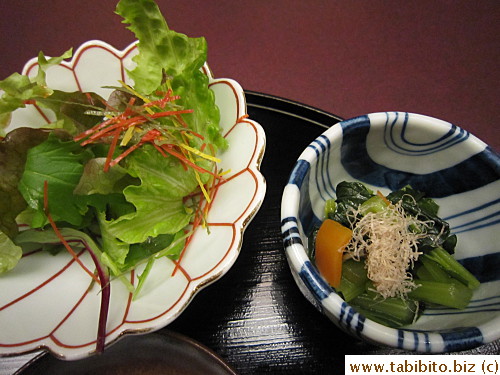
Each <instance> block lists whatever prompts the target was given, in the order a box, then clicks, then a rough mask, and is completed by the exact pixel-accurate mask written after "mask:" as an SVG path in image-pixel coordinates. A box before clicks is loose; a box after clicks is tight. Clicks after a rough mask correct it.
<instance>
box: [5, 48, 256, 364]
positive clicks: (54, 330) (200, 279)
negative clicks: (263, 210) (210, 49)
mask: <svg viewBox="0 0 500 375" xmlns="http://www.w3.org/2000/svg"><path fill="white" fill-rule="evenodd" d="M94 48H98V49H102V50H104V51H107V52H109V54H111V55H112V56H114V57H115V58H116V59H118V60H119V63H120V70H121V72H120V74H121V77H122V80H123V81H125V79H126V71H125V64H124V60H125V59H127V58H129V56H130V54H131V53H133V52H134V51H135V49H136V48H137V45H136V44H131V45H130V46H129V47H127V48H126V49H124V50H123V51H117V50H115V49H114V48H113V47H111V46H106V45H105V44H104V43H102V42H95V43H94V42H90V43H88V44H85V45H83V46H82V47H81V48H80V49H78V50H77V51H76V54H75V56H74V58H73V60H72V61H70V62H66V61H65V62H62V63H61V66H63V67H64V68H66V69H69V70H71V72H72V74H73V77H74V79H75V84H76V86H77V87H78V88H79V89H80V90H81V88H82V84H81V82H80V80H79V77H78V74H77V72H76V68H77V66H78V65H79V64H80V62H81V61H82V60H81V59H82V56H83V54H85V53H88V52H89V51H92V50H93V49H94ZM36 66H37V63H36V61H31V62H30V64H29V65H26V67H25V70H24V72H25V74H28V75H29V74H34V71H33V69H34V68H35V67H36ZM203 71H204V72H205V74H207V75H209V76H210V75H211V73H210V70H209V69H208V67H207V66H204V68H203ZM218 84H224V85H228V86H229V87H230V88H231V89H232V92H233V94H234V97H235V99H236V104H237V111H236V112H237V116H236V117H237V118H236V119H235V123H234V125H233V126H232V127H231V128H230V129H229V130H228V131H227V132H226V134H225V135H224V136H225V137H227V136H228V135H230V134H231V133H232V132H233V131H235V129H236V128H237V127H239V126H245V127H249V128H250V129H252V130H253V132H254V137H253V139H252V142H253V144H254V147H253V150H252V152H251V155H249V156H248V162H247V163H246V166H245V167H244V168H243V169H242V170H239V171H236V172H234V174H233V175H231V176H229V177H227V179H226V180H227V181H226V183H230V182H231V181H233V180H235V179H238V178H239V177H240V176H242V175H245V174H250V176H251V178H252V179H253V181H254V183H255V189H254V191H253V193H252V194H251V196H250V200H249V201H248V203H247V205H246V207H243V209H242V212H241V213H239V212H238V216H237V217H235V218H234V219H233V221H231V222H209V223H208V225H209V226H213V227H214V228H216V227H218V228H220V227H228V228H230V233H231V234H230V236H231V238H230V240H229V243H228V245H227V249H226V250H225V251H223V252H222V255H221V256H220V258H217V259H216V261H215V262H214V263H213V266H211V268H210V269H207V270H204V272H202V273H201V274H199V275H196V276H192V275H190V274H189V272H188V271H187V270H186V267H184V266H183V260H180V261H179V264H178V265H177V266H178V268H179V271H180V272H181V274H182V275H183V277H184V278H185V280H186V284H185V286H184V287H183V289H182V290H180V291H179V295H178V297H177V298H175V297H174V299H173V302H172V303H170V304H169V305H166V306H165V307H164V308H163V309H162V310H161V311H159V312H157V313H155V314H154V315H152V316H144V318H143V319H132V318H131V317H130V314H131V310H132V309H133V307H134V305H135V304H136V303H140V298H139V300H137V301H134V300H132V294H131V293H129V294H128V298H127V300H126V301H124V302H123V305H124V306H123V314H122V316H121V317H120V318H119V319H117V322H115V323H113V324H114V326H111V327H109V326H108V332H107V337H108V338H109V339H110V340H114V339H116V337H118V336H119V335H121V334H123V333H126V332H130V331H134V330H142V331H144V330H149V329H156V328H159V326H164V325H166V324H168V323H169V322H170V321H172V320H173V319H175V317H176V316H177V315H179V314H180V313H181V312H182V310H183V309H184V308H185V307H186V306H187V304H188V303H189V302H190V300H191V299H192V298H194V296H195V294H196V293H197V292H198V291H199V290H200V289H201V288H202V287H203V286H205V285H206V284H208V283H211V282H213V281H215V280H216V279H218V278H219V277H220V276H222V274H223V273H224V272H225V271H227V269H228V268H229V267H230V263H231V262H234V260H235V258H236V256H237V255H235V254H234V253H235V252H236V253H239V251H240V249H239V245H240V243H241V237H242V233H243V230H244V228H245V225H246V224H247V223H246V222H247V221H248V219H249V218H250V217H251V215H252V212H251V210H255V209H256V207H257V206H258V205H259V203H258V202H256V200H257V199H259V184H260V180H259V178H258V176H257V175H256V172H255V171H256V170H257V169H258V164H259V163H260V160H258V159H259V157H260V152H261V148H262V145H261V144H260V143H259V139H258V138H259V131H258V129H257V126H258V125H256V124H255V123H254V122H253V121H251V120H247V119H246V118H245V117H246V114H245V113H241V108H244V107H242V105H244V104H245V103H242V102H241V101H240V95H241V94H239V93H238V90H237V89H236V88H235V87H234V86H233V85H232V83H231V81H229V80H215V81H213V82H212V83H210V86H213V85H218ZM243 100H244V97H243ZM37 110H38V111H39V112H40V113H41V115H42V116H43V119H44V121H46V123H49V122H50V120H49V116H47V115H46V114H45V113H44V110H43V109H41V108H39V107H37ZM245 160H246V159H245ZM260 187H261V188H262V185H260ZM218 192H219V191H218V190H217V191H216V193H215V196H214V201H216V200H217V199H218ZM253 214H254V213H253ZM197 230H203V228H198V229H197ZM84 251H85V250H82V252H80V253H79V255H81V254H82V253H83V252H84ZM73 263H74V260H73V259H72V258H70V257H68V262H67V264H65V265H64V267H63V268H62V269H60V270H59V271H58V272H56V273H55V274H53V275H51V276H49V277H48V278H47V279H46V280H44V281H43V282H41V283H40V284H39V285H36V286H34V287H33V288H32V289H31V290H30V291H29V292H27V293H24V294H23V295H22V296H20V297H18V298H16V299H14V300H12V301H8V302H7V303H5V304H4V305H3V306H1V307H0V312H2V311H5V310H7V309H10V308H15V306H16V305H17V304H18V303H19V302H20V301H23V300H25V299H26V298H29V297H30V296H31V295H33V294H34V293H36V292H38V291H39V290H41V289H42V288H43V287H44V286H46V285H47V284H49V283H51V282H53V281H56V280H57V279H58V277H59V276H60V275H61V274H63V273H64V271H65V270H67V269H68V268H69V267H70V266H71V265H72V264H73ZM226 263H229V264H226ZM166 273H167V272H166ZM135 276H136V273H135V271H132V272H130V281H131V282H132V283H133V282H134V280H135V279H136V277H135ZM167 277H170V276H167ZM114 282H115V281H114ZM116 282H119V281H118V280H116ZM90 283H91V278H90V277H89V285H90ZM94 288H95V286H94ZM74 292H75V293H77V292H78V291H77V290H75V291H74ZM92 293H93V292H92ZM92 293H91V288H89V287H87V288H86V289H85V290H84V291H83V292H81V296H80V298H79V299H78V300H77V301H76V302H75V303H74V305H73V306H72V307H71V308H70V309H69V311H68V312H67V314H65V315H64V317H63V318H62V319H61V320H60V321H54V322H51V323H50V324H51V325H52V326H51V328H48V329H47V334H46V335H41V336H40V337H34V338H32V339H30V340H22V341H18V342H10V343H6V342H3V343H2V341H4V339H3V338H1V337H0V347H2V348H19V349H18V352H23V351H29V350H34V349H36V348H40V347H46V348H47V349H48V350H50V351H52V352H54V353H55V354H56V355H58V356H59V357H65V356H66V354H68V351H64V350H63V351H62V352H61V351H59V349H58V348H65V349H75V348H79V349H81V348H85V350H84V351H83V352H82V350H80V351H79V354H77V357H81V356H82V355H85V354H88V353H91V352H93V351H94V346H95V343H96V340H92V341H89V342H79V343H73V344H70V343H68V342H66V341H65V339H64V337H59V336H58V331H59V329H60V328H61V327H62V326H63V325H64V324H65V323H66V322H67V321H68V319H70V318H71V317H72V315H73V314H75V313H76V312H77V311H78V309H79V308H80V307H81V305H82V303H83V302H84V301H85V300H86V298H89V296H90V295H91V294H92ZM169 314H170V315H169ZM97 316H98V311H97V310H96V319H97ZM0 324H2V325H3V324H6V322H5V321H4V322H2V321H1V315H0ZM0 336H1V335H0ZM47 339H49V340H50V342H47ZM8 353H10V354H13V353H15V352H13V351H9V352H8ZM61 353H63V354H61Z"/></svg>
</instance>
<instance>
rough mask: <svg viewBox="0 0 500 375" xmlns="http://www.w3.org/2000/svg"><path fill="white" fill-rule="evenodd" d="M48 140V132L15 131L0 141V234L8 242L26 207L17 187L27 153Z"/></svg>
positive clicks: (34, 130) (33, 130) (14, 233)
mask: <svg viewBox="0 0 500 375" xmlns="http://www.w3.org/2000/svg"><path fill="white" fill-rule="evenodd" d="M48 136H49V133H48V131H46V130H43V129H32V128H18V129H15V130H13V131H11V132H10V133H9V134H7V136H6V137H5V138H4V139H3V140H2V141H0V231H2V232H4V233H5V234H6V235H7V236H8V237H9V238H11V239H13V238H14V237H15V236H16V234H17V233H18V227H17V223H16V217H17V215H18V214H19V213H21V212H22V211H23V210H24V209H25V208H26V207H27V204H26V201H25V200H24V198H23V196H22V195H21V192H20V191H19V190H18V187H17V186H18V183H19V181H20V180H21V177H22V175H23V172H24V166H25V163H26V159H27V154H28V150H29V149H31V148H32V147H35V146H37V145H39V144H40V143H42V142H44V141H45V140H46V139H47V137H48Z"/></svg>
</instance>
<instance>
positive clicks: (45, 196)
mask: <svg viewBox="0 0 500 375" xmlns="http://www.w3.org/2000/svg"><path fill="white" fill-rule="evenodd" d="M43 209H44V211H45V216H47V219H48V220H49V223H50V226H51V227H52V229H53V230H54V233H55V234H56V236H57V238H59V240H60V241H61V243H62V244H63V245H64V247H65V248H66V250H68V252H69V253H70V254H71V256H72V257H73V259H74V260H75V261H76V262H77V263H78V264H79V265H80V266H81V267H82V268H83V270H84V271H85V272H87V273H88V274H89V275H90V276H91V277H92V278H93V279H94V280H95V281H96V282H98V283H99V284H100V280H99V278H98V277H97V276H96V275H95V274H94V273H92V272H90V270H89V269H88V268H87V267H85V265H84V264H83V263H82V261H81V260H80V258H78V255H77V254H76V253H75V251H74V250H73V248H72V247H71V246H70V244H69V243H68V241H66V240H65V238H64V236H63V235H62V234H61V232H60V231H59V228H57V225H56V223H55V221H54V220H53V219H52V216H51V215H50V212H49V184H48V182H47V181H44V183H43Z"/></svg>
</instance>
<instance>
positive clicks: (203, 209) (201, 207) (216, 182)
mask: <svg viewBox="0 0 500 375" xmlns="http://www.w3.org/2000/svg"><path fill="white" fill-rule="evenodd" d="M225 182H226V181H225V180H224V179H223V178H222V176H220V175H218V174H217V171H215V178H213V179H212V182H211V185H210V187H209V191H210V202H208V201H207V200H205V199H204V198H203V194H200V193H198V195H200V202H199V204H198V205H197V207H196V211H195V214H194V219H193V222H192V234H191V235H190V236H189V237H188V238H187V239H186V243H185V244H184V248H183V249H182V251H181V253H180V255H179V258H178V259H177V260H176V261H175V267H174V270H173V271H172V276H174V275H175V274H176V273H177V270H178V269H179V268H180V265H181V262H182V258H183V257H184V254H185V252H186V250H187V248H188V245H189V244H190V243H191V241H192V239H193V236H194V234H195V232H196V229H197V228H198V227H199V226H200V225H201V224H202V222H203V220H206V218H207V216H208V212H209V211H210V208H211V207H212V203H213V201H214V198H215V196H216V195H217V191H218V190H219V187H220V186H221V185H222V184H224V183H225Z"/></svg>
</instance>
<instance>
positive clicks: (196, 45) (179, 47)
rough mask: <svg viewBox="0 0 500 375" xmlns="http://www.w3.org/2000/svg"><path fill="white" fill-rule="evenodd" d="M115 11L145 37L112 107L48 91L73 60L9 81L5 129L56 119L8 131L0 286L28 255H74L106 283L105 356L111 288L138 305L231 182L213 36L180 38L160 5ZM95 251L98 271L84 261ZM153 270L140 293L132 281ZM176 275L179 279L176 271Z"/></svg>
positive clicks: (126, 4) (2, 148)
mask: <svg viewBox="0 0 500 375" xmlns="http://www.w3.org/2000/svg"><path fill="white" fill-rule="evenodd" d="M116 13H117V14H118V15H120V16H121V17H122V18H123V22H124V23H127V24H128V25H129V26H128V28H129V29H130V30H131V31H132V32H133V33H134V34H135V36H136V37H137V39H138V47H137V48H138V54H137V55H136V56H135V57H134V59H133V60H134V62H135V63H136V66H135V68H134V69H132V70H130V71H128V72H127V73H128V75H129V77H130V78H131V79H132V80H133V82H134V84H133V85H132V86H131V85H127V84H125V83H124V82H117V85H116V87H113V92H112V94H111V95H110V97H109V98H102V97H100V96H99V95H97V94H96V93H83V92H63V91H59V90H54V89H51V88H50V87H48V86H47V83H46V80H45V74H46V71H47V69H49V68H50V67H51V66H53V65H56V64H59V63H60V62H61V61H63V60H64V59H67V58H70V57H71V54H72V50H68V51H67V52H65V53H64V54H62V55H61V56H59V57H54V58H47V57H45V56H44V54H43V53H42V52H40V54H39V56H38V65H39V69H38V73H37V75H36V76H35V77H33V78H29V77H27V76H23V75H20V74H17V73H14V74H12V75H11V76H9V77H7V78H6V79H4V80H3V81H0V89H1V90H2V91H3V95H2V96H1V97H0V132H1V129H2V128H5V127H6V126H7V125H8V123H9V119H10V117H11V115H12V112H13V111H15V110H16V109H18V108H23V107H26V106H34V107H38V108H44V109H50V110H52V111H53V113H54V117H55V120H54V121H53V122H52V123H51V124H50V125H48V126H46V127H44V128H43V129H34V128H30V127H29V124H26V125H27V127H21V128H17V129H14V130H12V131H10V132H9V133H7V134H5V132H3V133H0V277H8V273H9V271H11V270H12V269H14V268H15V267H16V265H17V264H18V262H19V260H20V259H21V257H22V256H23V254H27V253H29V252H33V251H48V252H50V253H54V254H55V253H58V252H60V251H67V252H69V253H70V254H71V256H72V257H74V260H75V261H76V262H78V263H79V264H80V265H81V266H82V267H83V268H84V270H85V271H86V272H87V273H88V274H89V280H91V282H92V283H97V284H98V285H99V286H100V291H101V311H100V319H99V328H98V341H97V350H98V351H101V350H103V348H104V339H105V334H106V332H105V329H106V319H107V313H108V308H109V298H110V290H109V289H110V280H111V279H114V278H117V279H120V280H122V281H123V282H124V283H125V284H126V286H127V287H128V288H129V290H130V291H131V292H132V293H133V295H134V298H137V296H140V294H139V292H140V290H141V287H142V285H143V284H144V282H145V280H146V279H147V276H148V273H149V271H150V270H151V268H152V265H153V263H154V262H155V260H157V259H159V258H161V257H165V256H166V257H169V258H171V259H174V260H177V259H180V258H181V257H182V254H183V250H184V249H185V248H186V246H187V244H188V243H189V241H190V239H191V236H192V234H193V233H194V231H195V230H196V228H198V227H200V226H202V227H205V228H206V230H207V231H209V228H208V227H207V226H206V225H205V219H206V216H207V212H208V210H209V208H210V203H211V201H212V199H213V197H214V194H215V192H216V191H217V188H218V187H219V185H220V184H222V183H224V173H225V172H226V171H221V170H219V169H218V167H217V162H218V161H219V159H218V158H217V154H218V152H219V151H223V150H225V149H226V148H227V147H228V144H227V141H226V139H225V138H224V137H223V136H222V134H221V129H220V127H219V110H218V107H217V106H216V104H215V96H214V93H213V92H212V91H211V90H210V89H209V87H208V77H207V76H206V75H205V74H203V73H202V72H201V71H200V68H201V67H202V66H203V64H204V63H205V61H206V55H207V44H206V40H205V39H204V38H189V37H187V36H186V35H183V34H180V33H177V32H175V31H173V30H170V29H169V27H168V25H167V23H166V21H165V19H164V17H163V15H162V14H161V12H160V10H159V8H158V6H157V5H156V4H155V3H154V1H153V0H140V1H136V0H120V1H119V3H118V4H117V7H116ZM81 251H88V252H89V254H90V255H91V257H92V259H93V262H94V264H95V271H94V270H91V269H88V268H87V267H85V265H83V264H82V263H81V261H80V260H79V257H78V254H79V253H80V252H81ZM138 265H146V266H145V268H144V271H143V272H142V273H141V274H140V275H139V276H138V280H139V282H138V283H137V285H132V284H131V282H130V281H129V280H128V279H127V278H125V277H123V275H124V274H125V273H126V272H128V271H130V270H133V269H136V268H137V267H138ZM174 272H175V271H174Z"/></svg>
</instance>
